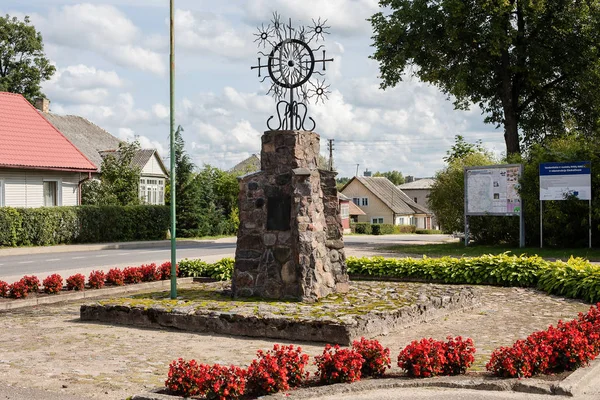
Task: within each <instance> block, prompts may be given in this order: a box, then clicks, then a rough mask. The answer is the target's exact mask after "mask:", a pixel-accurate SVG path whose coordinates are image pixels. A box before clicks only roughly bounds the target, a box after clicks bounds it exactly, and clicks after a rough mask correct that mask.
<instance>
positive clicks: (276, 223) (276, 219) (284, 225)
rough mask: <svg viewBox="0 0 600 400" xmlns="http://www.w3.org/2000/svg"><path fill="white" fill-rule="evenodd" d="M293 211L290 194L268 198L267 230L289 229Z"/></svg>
mask: <svg viewBox="0 0 600 400" xmlns="http://www.w3.org/2000/svg"><path fill="white" fill-rule="evenodd" d="M291 213H292V198H291V197H290V196H277V197H269V198H268V199H267V230H268V231H289V230H290V218H291Z"/></svg>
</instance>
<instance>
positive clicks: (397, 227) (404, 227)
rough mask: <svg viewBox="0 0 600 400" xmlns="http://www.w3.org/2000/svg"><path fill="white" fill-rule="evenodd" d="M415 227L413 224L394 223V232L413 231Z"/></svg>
mask: <svg viewBox="0 0 600 400" xmlns="http://www.w3.org/2000/svg"><path fill="white" fill-rule="evenodd" d="M416 231H417V227H416V226H414V225H394V233H415V232H416Z"/></svg>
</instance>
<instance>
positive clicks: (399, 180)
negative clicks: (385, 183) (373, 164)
mask: <svg viewBox="0 0 600 400" xmlns="http://www.w3.org/2000/svg"><path fill="white" fill-rule="evenodd" d="M373 176H383V177H385V178H388V179H389V180H390V182H392V183H393V184H394V185H396V186H398V185H402V184H403V183H404V176H403V175H402V172H400V171H396V170H393V171H387V172H379V171H377V172H375V173H374V174H373Z"/></svg>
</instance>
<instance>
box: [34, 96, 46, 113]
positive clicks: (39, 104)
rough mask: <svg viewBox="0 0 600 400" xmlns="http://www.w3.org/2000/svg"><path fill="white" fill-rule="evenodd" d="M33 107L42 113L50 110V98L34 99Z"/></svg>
mask: <svg viewBox="0 0 600 400" xmlns="http://www.w3.org/2000/svg"><path fill="white" fill-rule="evenodd" d="M35 108H37V109H38V110H40V111H41V112H43V113H47V112H50V100H48V99H46V98H44V97H38V98H37V99H35Z"/></svg>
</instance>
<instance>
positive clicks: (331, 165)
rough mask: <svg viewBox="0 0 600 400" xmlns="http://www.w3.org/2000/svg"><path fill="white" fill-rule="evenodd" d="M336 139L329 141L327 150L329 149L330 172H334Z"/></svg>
mask: <svg viewBox="0 0 600 400" xmlns="http://www.w3.org/2000/svg"><path fill="white" fill-rule="evenodd" d="M334 140H335V139H329V140H328V143H327V148H328V149H329V170H330V171H333V141H334Z"/></svg>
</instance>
